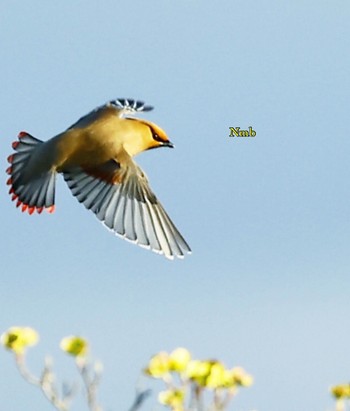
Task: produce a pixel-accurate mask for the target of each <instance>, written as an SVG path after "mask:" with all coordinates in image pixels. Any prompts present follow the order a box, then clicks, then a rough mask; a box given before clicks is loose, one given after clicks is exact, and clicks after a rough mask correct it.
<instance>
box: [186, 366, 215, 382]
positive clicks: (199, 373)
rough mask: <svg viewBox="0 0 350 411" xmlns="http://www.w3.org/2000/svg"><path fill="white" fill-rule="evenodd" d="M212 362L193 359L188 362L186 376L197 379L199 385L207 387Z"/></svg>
mask: <svg viewBox="0 0 350 411" xmlns="http://www.w3.org/2000/svg"><path fill="white" fill-rule="evenodd" d="M211 364H212V362H210V361H198V360H192V361H190V362H189V363H188V366H187V369H186V372H185V374H186V376H187V377H188V378H189V379H190V380H193V381H195V382H196V383H197V384H198V385H200V386H202V387H205V385H206V381H207V378H208V376H209V374H210V368H211Z"/></svg>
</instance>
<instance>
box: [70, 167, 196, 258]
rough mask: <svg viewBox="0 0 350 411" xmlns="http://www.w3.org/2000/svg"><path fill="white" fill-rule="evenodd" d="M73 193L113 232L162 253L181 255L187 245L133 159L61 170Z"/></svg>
mask: <svg viewBox="0 0 350 411" xmlns="http://www.w3.org/2000/svg"><path fill="white" fill-rule="evenodd" d="M64 179H65V180H66V182H67V184H68V186H69V188H70V189H71V191H72V193H73V195H74V196H75V197H77V199H78V201H80V202H81V203H83V204H84V205H85V207H86V208H87V209H89V210H91V211H93V212H94V213H95V214H96V216H97V218H99V219H100V220H101V221H102V222H103V223H104V225H105V226H106V227H108V228H109V229H111V230H113V231H114V232H115V233H116V234H117V235H119V236H121V237H123V238H125V239H127V240H129V241H131V242H133V243H136V244H138V245H140V246H142V247H145V248H149V249H151V250H152V251H155V252H157V253H159V254H164V255H165V257H167V258H170V259H173V258H174V257H178V258H183V257H184V255H185V254H186V253H190V252H191V249H190V247H189V245H188V244H187V243H186V241H185V239H184V238H183V237H182V235H181V234H180V232H179V231H178V230H177V228H176V227H175V225H174V224H173V222H172V221H171V219H170V218H169V216H168V214H167V213H166V212H165V210H164V208H163V207H162V205H161V204H160V203H159V201H158V200H157V198H156V196H155V195H154V194H153V192H152V191H151V189H150V187H149V184H148V180H147V178H146V176H145V174H144V173H143V171H142V170H141V169H140V168H139V167H138V166H136V165H135V164H134V163H133V164H132V166H130V167H127V168H125V167H121V166H120V164H119V163H118V162H116V161H114V160H110V161H108V162H107V163H105V164H102V165H99V166H97V167H93V168H85V167H79V168H74V169H71V170H68V171H65V172H64Z"/></svg>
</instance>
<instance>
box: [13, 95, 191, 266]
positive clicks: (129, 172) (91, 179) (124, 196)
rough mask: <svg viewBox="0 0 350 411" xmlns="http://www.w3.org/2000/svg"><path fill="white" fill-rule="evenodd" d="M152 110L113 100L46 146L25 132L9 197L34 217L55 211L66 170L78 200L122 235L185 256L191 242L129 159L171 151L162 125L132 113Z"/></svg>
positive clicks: (136, 103)
mask: <svg viewBox="0 0 350 411" xmlns="http://www.w3.org/2000/svg"><path fill="white" fill-rule="evenodd" d="M152 109H153V107H151V106H147V105H145V104H144V103H143V102H142V101H136V100H132V99H118V100H112V101H110V102H108V103H107V104H105V105H103V106H100V107H98V108H96V109H95V110H93V111H91V112H90V113H89V114H87V115H85V116H84V117H82V118H80V119H79V120H78V121H77V122H76V123H74V124H73V125H72V126H71V127H69V128H68V129H67V130H66V131H64V132H63V133H60V134H58V135H57V136H55V137H53V138H51V139H50V140H48V141H45V142H43V141H41V140H39V139H37V138H35V137H33V136H32V135H30V134H28V133H26V132H23V131H22V132H21V133H19V135H18V140H17V141H15V142H14V143H13V144H12V147H13V149H14V150H15V152H14V153H13V154H11V155H10V156H9V157H8V162H9V163H10V166H9V167H8V169H7V170H6V171H7V173H8V174H9V175H10V177H9V179H8V181H7V184H8V185H9V186H10V191H9V192H10V194H11V195H12V200H14V201H16V202H17V203H16V205H17V207H20V208H21V210H22V211H26V212H28V213H29V214H33V213H34V212H37V213H39V214H40V213H41V212H42V211H43V210H46V211H48V212H49V213H52V212H53V211H54V209H55V182H56V174H57V173H61V174H63V177H64V179H65V181H66V182H67V184H68V187H69V188H70V190H71V192H72V194H73V195H74V196H75V197H76V198H77V199H78V201H79V202H81V203H83V204H84V205H85V207H86V208H87V209H89V210H91V211H92V212H94V213H95V214H96V216H97V218H98V219H99V220H101V221H102V222H103V224H104V225H105V226H106V227H108V228H109V229H111V230H112V231H114V232H115V233H116V234H117V235H119V236H121V237H123V238H125V239H126V240H129V241H131V242H133V243H136V244H138V245H140V246H142V247H145V248H148V249H151V250H152V251H154V252H156V253H159V254H163V255H164V256H165V257H167V258H170V259H173V258H174V257H178V258H182V257H184V256H185V254H186V253H190V252H191V249H190V247H189V245H188V244H187V242H186V241H185V239H184V238H183V236H182V235H181V234H180V232H179V231H178V230H177V228H176V227H175V225H174V224H173V222H172V221H171V219H170V217H169V216H168V214H167V213H166V211H165V210H164V208H163V207H162V205H161V204H160V202H159V201H158V200H157V197H156V196H155V195H154V193H153V192H152V190H151V188H150V186H149V183H148V179H147V177H146V175H145V173H144V172H143V171H142V170H141V168H140V167H139V166H138V165H137V164H136V163H135V162H134V161H133V159H132V157H133V156H135V155H136V154H139V153H141V152H142V151H145V150H149V149H153V148H157V147H174V146H173V144H172V143H171V142H170V141H169V139H168V137H167V135H166V133H165V131H164V130H162V129H161V128H160V127H159V126H157V125H156V124H154V123H152V122H150V121H147V120H144V119H139V118H135V117H133V116H132V115H134V114H135V113H138V112H147V111H151V110H152Z"/></svg>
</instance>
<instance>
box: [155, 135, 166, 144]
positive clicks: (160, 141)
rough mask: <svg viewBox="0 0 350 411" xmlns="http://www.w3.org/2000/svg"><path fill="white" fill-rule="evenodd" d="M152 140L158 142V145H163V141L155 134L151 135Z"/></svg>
mask: <svg viewBox="0 0 350 411" xmlns="http://www.w3.org/2000/svg"><path fill="white" fill-rule="evenodd" d="M153 139H154V140H156V141H158V142H159V143H164V140H163V139H161V138H160V137H159V135H158V134H157V133H153Z"/></svg>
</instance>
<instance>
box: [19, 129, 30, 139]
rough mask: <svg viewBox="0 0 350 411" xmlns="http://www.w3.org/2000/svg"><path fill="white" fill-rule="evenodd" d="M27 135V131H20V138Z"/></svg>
mask: <svg viewBox="0 0 350 411" xmlns="http://www.w3.org/2000/svg"><path fill="white" fill-rule="evenodd" d="M26 135H28V133H27V132H26V131H21V132H20V133H18V138H23V137H25V136H26Z"/></svg>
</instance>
